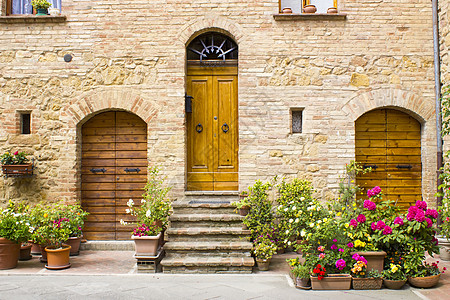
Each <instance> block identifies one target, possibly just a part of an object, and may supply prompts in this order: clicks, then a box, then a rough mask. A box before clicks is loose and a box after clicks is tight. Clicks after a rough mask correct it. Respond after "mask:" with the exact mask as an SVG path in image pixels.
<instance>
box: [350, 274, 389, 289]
mask: <svg viewBox="0 0 450 300" xmlns="http://www.w3.org/2000/svg"><path fill="white" fill-rule="evenodd" d="M352 285H353V289H355V290H379V289H381V286H382V285H383V279H382V278H356V277H353V278H352Z"/></svg>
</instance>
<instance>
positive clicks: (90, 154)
mask: <svg viewBox="0 0 450 300" xmlns="http://www.w3.org/2000/svg"><path fill="white" fill-rule="evenodd" d="M112 148H114V147H112ZM114 152H115V151H96V150H91V151H86V152H84V153H83V154H82V156H81V157H82V158H111V157H114V155H115V153H114Z"/></svg>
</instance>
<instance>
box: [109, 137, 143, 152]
mask: <svg viewBox="0 0 450 300" xmlns="http://www.w3.org/2000/svg"><path fill="white" fill-rule="evenodd" d="M116 143H145V144H146V145H147V135H146V134H145V135H144V134H129V135H118V136H116ZM145 150H147V147H146V148H145Z"/></svg>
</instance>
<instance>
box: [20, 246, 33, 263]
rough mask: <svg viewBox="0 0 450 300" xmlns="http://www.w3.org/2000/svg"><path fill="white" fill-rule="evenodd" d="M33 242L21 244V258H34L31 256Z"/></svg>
mask: <svg viewBox="0 0 450 300" xmlns="http://www.w3.org/2000/svg"><path fill="white" fill-rule="evenodd" d="M31 246H32V245H31V244H29V243H27V244H22V245H21V246H20V255H19V260H30V259H31V258H32V256H31Z"/></svg>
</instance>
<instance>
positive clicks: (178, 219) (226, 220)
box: [170, 214, 243, 228]
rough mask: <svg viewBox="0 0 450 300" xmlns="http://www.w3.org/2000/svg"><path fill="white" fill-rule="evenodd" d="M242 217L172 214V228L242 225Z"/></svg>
mask: <svg viewBox="0 0 450 300" xmlns="http://www.w3.org/2000/svg"><path fill="white" fill-rule="evenodd" d="M242 220H243V217H242V216H240V215H235V214H233V215H230V214H174V215H172V216H170V222H171V227H172V228H185V227H242Z"/></svg>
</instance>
